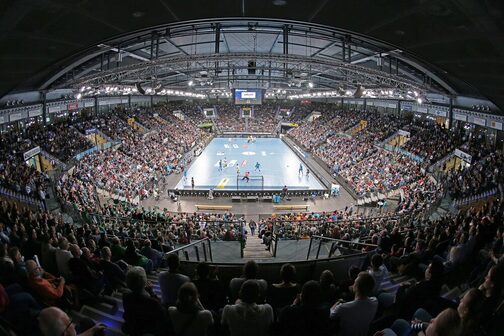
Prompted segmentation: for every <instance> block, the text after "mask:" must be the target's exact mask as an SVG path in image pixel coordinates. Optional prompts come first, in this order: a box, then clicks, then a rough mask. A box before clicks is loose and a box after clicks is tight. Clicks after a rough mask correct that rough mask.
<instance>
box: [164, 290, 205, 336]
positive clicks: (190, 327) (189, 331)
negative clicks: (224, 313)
mask: <svg viewBox="0 0 504 336" xmlns="http://www.w3.org/2000/svg"><path fill="white" fill-rule="evenodd" d="M198 297H199V294H198V289H197V288H196V286H195V285H194V283H192V282H186V283H185V284H183V285H182V286H181V287H180V289H179V291H178V299H177V304H176V306H174V307H169V308H168V314H169V316H170V320H171V323H172V326H173V329H174V331H175V334H176V335H206V334H207V330H208V327H210V326H211V325H212V324H213V323H214V320H213V316H212V313H211V312H210V311H209V310H205V309H204V308H203V305H202V304H201V302H200V300H199V298H198Z"/></svg>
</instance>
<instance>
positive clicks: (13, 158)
mask: <svg viewBox="0 0 504 336" xmlns="http://www.w3.org/2000/svg"><path fill="white" fill-rule="evenodd" d="M33 147H35V145H34V143H33V142H32V141H31V140H29V139H23V138H22V137H21V136H20V135H18V134H16V133H14V132H9V133H4V134H1V135H0V158H1V159H0V185H2V186H4V187H6V188H9V189H11V190H14V191H16V192H18V193H21V194H24V195H28V196H31V197H35V198H39V197H41V196H44V195H45V190H46V183H45V182H46V179H47V175H45V174H43V173H40V172H39V171H38V170H37V169H35V168H34V167H32V166H29V165H27V164H26V163H25V162H24V160H23V153H24V152H26V151H28V150H30V149H32V148H33ZM44 198H45V196H44Z"/></svg>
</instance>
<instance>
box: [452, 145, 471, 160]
mask: <svg viewBox="0 0 504 336" xmlns="http://www.w3.org/2000/svg"><path fill="white" fill-rule="evenodd" d="M455 155H456V156H458V157H459V158H461V159H462V160H464V161H465V162H467V163H471V161H472V156H471V155H469V154H467V153H465V152H463V151H461V150H460V149H458V148H457V149H455Z"/></svg>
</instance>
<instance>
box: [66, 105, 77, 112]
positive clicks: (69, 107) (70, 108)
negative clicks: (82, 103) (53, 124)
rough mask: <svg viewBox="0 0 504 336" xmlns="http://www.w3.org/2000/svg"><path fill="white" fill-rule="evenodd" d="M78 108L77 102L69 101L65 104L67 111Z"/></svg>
mask: <svg viewBox="0 0 504 336" xmlns="http://www.w3.org/2000/svg"><path fill="white" fill-rule="evenodd" d="M78 108H79V103H70V104H68V105H67V110H68V111H73V110H77V109H78Z"/></svg>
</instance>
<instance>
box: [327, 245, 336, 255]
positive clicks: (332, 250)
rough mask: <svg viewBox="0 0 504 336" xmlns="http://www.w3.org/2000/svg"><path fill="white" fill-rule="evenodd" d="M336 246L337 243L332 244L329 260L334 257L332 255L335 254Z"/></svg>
mask: <svg viewBox="0 0 504 336" xmlns="http://www.w3.org/2000/svg"><path fill="white" fill-rule="evenodd" d="M335 244H336V243H334V242H333V243H332V244H331V249H330V250H329V258H331V257H332V255H333V253H334V250H335V248H334V245H335Z"/></svg>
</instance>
